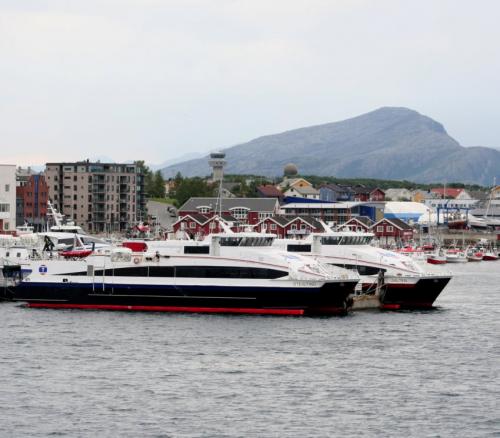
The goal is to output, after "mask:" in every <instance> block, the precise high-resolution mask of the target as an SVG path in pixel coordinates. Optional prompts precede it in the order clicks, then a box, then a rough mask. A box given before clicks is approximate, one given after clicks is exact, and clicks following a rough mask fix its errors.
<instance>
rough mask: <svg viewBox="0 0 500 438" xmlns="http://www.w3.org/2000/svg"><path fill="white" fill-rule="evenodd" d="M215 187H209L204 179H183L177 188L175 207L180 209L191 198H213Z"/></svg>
mask: <svg viewBox="0 0 500 438" xmlns="http://www.w3.org/2000/svg"><path fill="white" fill-rule="evenodd" d="M212 191H213V187H212V186H209V185H208V184H207V183H206V182H205V181H204V180H203V179H201V178H198V177H195V178H183V179H182V181H181V182H180V183H179V185H178V186H177V187H176V188H175V195H174V199H175V205H176V207H180V206H181V205H182V204H184V203H185V202H186V201H187V200H188V199H189V198H192V197H196V196H197V197H204V196H212Z"/></svg>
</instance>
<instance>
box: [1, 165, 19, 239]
mask: <svg viewBox="0 0 500 438" xmlns="http://www.w3.org/2000/svg"><path fill="white" fill-rule="evenodd" d="M15 229H16V166H15V165H10V164H0V233H5V232H7V233H11V232H14V231H15Z"/></svg>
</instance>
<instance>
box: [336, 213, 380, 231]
mask: <svg viewBox="0 0 500 438" xmlns="http://www.w3.org/2000/svg"><path fill="white" fill-rule="evenodd" d="M372 225H373V221H372V220H371V219H370V218H369V217H367V216H357V217H353V218H351V219H349V220H348V221H347V222H346V223H345V224H343V226H344V227H347V228H349V229H350V230H351V231H362V232H364V233H367V232H371V226H372Z"/></svg>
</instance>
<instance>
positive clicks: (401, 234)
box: [371, 218, 413, 243]
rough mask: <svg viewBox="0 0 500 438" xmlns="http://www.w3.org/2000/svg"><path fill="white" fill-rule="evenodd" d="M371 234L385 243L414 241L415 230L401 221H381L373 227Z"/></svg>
mask: <svg viewBox="0 0 500 438" xmlns="http://www.w3.org/2000/svg"><path fill="white" fill-rule="evenodd" d="M371 232H372V233H373V234H375V236H377V237H378V238H379V239H380V240H381V241H383V242H385V243H389V242H397V241H401V242H407V241H409V240H411V239H413V228H412V227H410V225H408V224H407V223H406V222H403V221H402V220H400V219H388V218H384V219H381V220H379V221H378V222H375V223H374V224H373V225H372V226H371Z"/></svg>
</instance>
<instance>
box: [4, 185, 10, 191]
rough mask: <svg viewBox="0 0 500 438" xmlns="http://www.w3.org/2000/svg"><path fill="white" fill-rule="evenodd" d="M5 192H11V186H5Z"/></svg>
mask: <svg viewBox="0 0 500 438" xmlns="http://www.w3.org/2000/svg"><path fill="white" fill-rule="evenodd" d="M5 191H6V192H10V184H5Z"/></svg>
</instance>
